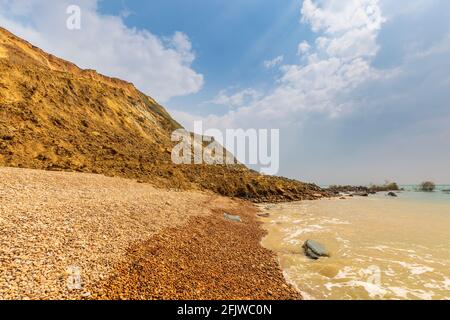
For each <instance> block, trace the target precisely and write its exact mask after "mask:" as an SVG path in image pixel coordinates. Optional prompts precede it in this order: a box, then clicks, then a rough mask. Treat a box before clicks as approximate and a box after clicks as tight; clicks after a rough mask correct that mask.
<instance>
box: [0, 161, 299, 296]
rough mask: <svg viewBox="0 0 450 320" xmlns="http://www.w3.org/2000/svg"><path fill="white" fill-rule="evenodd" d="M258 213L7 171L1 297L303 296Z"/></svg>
mask: <svg viewBox="0 0 450 320" xmlns="http://www.w3.org/2000/svg"><path fill="white" fill-rule="evenodd" d="M224 213H230V214H233V215H239V216H240V217H241V220H242V222H234V221H229V220H227V219H225V218H224ZM257 213H258V212H257V209H256V208H255V207H254V206H253V205H252V204H250V203H248V202H245V201H242V200H232V199H230V198H224V197H220V196H217V195H215V194H212V193H203V192H179V191H169V190H161V189H156V188H154V187H153V186H151V185H149V184H143V183H138V182H137V181H133V180H127V179H122V178H108V177H104V176H101V175H93V174H84V173H69V172H50V171H38V170H29V169H12V168H0V299H1V300H4V299H7V300H8V299H126V300H128V299H300V298H301V297H300V295H299V294H298V293H297V292H296V291H295V290H294V289H292V288H291V287H290V286H288V285H287V284H286V282H285V280H284V278H283V275H282V272H281V270H280V268H279V266H278V264H277V261H276V257H275V255H274V254H273V253H272V252H271V251H269V250H267V249H264V248H262V247H261V245H260V241H261V239H262V237H263V236H264V231H263V230H262V229H261V226H260V222H258V219H257Z"/></svg>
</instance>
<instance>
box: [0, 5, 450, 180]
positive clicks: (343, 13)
mask: <svg viewBox="0 0 450 320" xmlns="http://www.w3.org/2000/svg"><path fill="white" fill-rule="evenodd" d="M71 4H75V5H78V6H80V8H81V13H82V16H81V28H80V29H79V30H68V29H67V27H66V20H67V17H68V14H67V13H66V9H67V7H68V6H69V5H71ZM0 25H1V26H3V27H5V28H7V29H9V30H10V31H12V32H14V33H15V34H17V35H19V36H21V37H23V38H25V39H27V40H28V41H30V42H32V43H33V44H35V45H37V46H39V47H41V48H42V49H44V50H46V51H48V52H51V53H53V54H55V55H57V56H60V57H62V58H64V59H67V60H70V61H73V62H75V63H76V64H78V65H79V66H80V67H82V68H91V69H95V70H98V71H99V72H101V73H104V74H107V75H110V76H115V77H119V78H123V79H125V80H128V81H131V82H133V83H134V84H135V85H136V86H137V87H138V88H139V89H140V90H142V91H143V92H145V93H146V94H148V95H150V96H152V97H154V98H156V99H157V100H158V101H159V102H160V103H161V104H163V105H164V106H165V107H166V108H167V109H168V110H169V112H170V113H171V114H172V115H173V116H174V118H175V119H177V120H178V121H179V122H181V123H182V124H183V125H184V126H185V127H186V128H188V129H192V127H193V122H194V121H195V120H202V121H203V122H204V124H205V126H206V127H208V128H219V129H222V130H224V129H227V128H243V129H247V128H256V129H279V130H280V172H279V174H280V175H283V176H288V177H290V178H295V179H300V180H303V181H308V182H315V183H318V184H321V185H326V184H369V183H383V182H384V181H386V180H389V181H397V182H398V183H401V184H413V183H419V182H421V181H424V180H433V181H435V182H437V183H450V166H449V163H450V1H447V0H395V1H394V0H304V1H301V0H291V1H288V0H245V1H242V0H227V1H225V0H191V1H186V0H167V1H137V0H107V1H101V0H61V1H53V0H21V1H13V0H0Z"/></svg>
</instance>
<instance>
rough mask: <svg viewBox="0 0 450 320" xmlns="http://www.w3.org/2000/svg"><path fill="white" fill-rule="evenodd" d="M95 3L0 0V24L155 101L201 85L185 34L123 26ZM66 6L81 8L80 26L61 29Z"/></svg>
mask: <svg viewBox="0 0 450 320" xmlns="http://www.w3.org/2000/svg"><path fill="white" fill-rule="evenodd" d="M97 3H98V1H97V0H71V1H69V0H61V1H53V0H21V1H13V0H0V7H1V8H2V10H1V12H0V25H2V26H3V27H5V28H7V29H9V30H10V31H11V32H13V33H16V34H17V35H18V36H21V37H23V38H25V39H27V40H28V41H30V42H32V43H33V44H35V45H37V46H39V47H41V48H42V49H43V50H45V51H48V52H50V53H53V54H55V55H57V56H60V57H62V58H64V59H67V60H70V61H72V62H75V63H76V64H78V65H79V66H80V67H82V68H88V69H96V70H97V71H99V72H100V73H103V74H106V75H109V76H114V77H118V78H122V79H125V80H127V81H130V82H133V83H134V84H135V85H136V86H137V87H138V88H139V89H140V90H142V91H143V92H145V93H146V94H149V95H151V96H153V97H154V98H156V99H157V100H160V101H161V102H165V101H167V100H168V99H170V98H171V97H175V96H182V95H186V94H191V93H195V92H198V91H199V90H200V89H201V88H202V86H203V76H202V75H201V74H198V73H197V72H196V71H195V70H193V69H192V66H191V65H192V62H193V61H194V59H195V54H194V52H193V50H192V45H191V42H190V40H189V38H188V37H187V36H186V35H185V34H183V33H182V32H176V33H175V34H174V35H173V36H171V37H158V36H156V35H154V34H152V33H151V32H149V31H146V30H137V29H134V28H128V27H127V26H126V25H125V24H124V22H123V20H122V17H118V16H108V15H102V14H100V13H99V12H98V8H97ZM69 4H75V5H79V6H80V7H81V10H82V19H81V30H73V31H71V30H68V29H67V28H66V19H67V17H68V15H67V14H66V8H67V6H68V5H69Z"/></svg>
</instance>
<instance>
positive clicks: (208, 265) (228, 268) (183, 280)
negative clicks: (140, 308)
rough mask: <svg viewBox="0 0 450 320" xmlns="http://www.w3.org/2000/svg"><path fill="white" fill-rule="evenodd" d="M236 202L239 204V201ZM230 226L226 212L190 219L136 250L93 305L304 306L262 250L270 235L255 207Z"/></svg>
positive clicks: (244, 205)
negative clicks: (289, 302)
mask: <svg viewBox="0 0 450 320" xmlns="http://www.w3.org/2000/svg"><path fill="white" fill-rule="evenodd" d="M234 201H236V200H234ZM238 202H239V203H238V205H239V208H236V209H235V210H233V211H232V212H230V213H231V214H234V215H239V216H240V217H241V218H242V222H241V223H239V222H231V221H226V220H225V219H224V218H223V212H222V211H221V210H215V212H213V214H211V215H210V216H207V217H201V218H197V217H194V218H191V219H190V221H188V222H187V224H185V225H184V226H181V227H177V228H169V229H167V230H165V231H164V232H162V233H160V234H157V235H155V236H154V237H152V238H150V239H148V240H147V241H145V242H143V243H139V244H134V245H133V246H131V247H130V248H129V249H128V250H127V255H126V257H125V259H124V260H123V261H122V262H120V263H119V264H118V265H117V266H116V267H115V269H114V272H113V276H111V277H110V278H109V279H107V280H106V281H104V282H102V283H99V284H97V285H96V286H95V289H94V291H95V292H98V294H96V295H93V297H92V298H93V299H112V300H120V299H125V300H142V299H150V300H198V299H201V300H205V299H206V300H223V299H226V300H300V299H302V297H301V295H300V294H299V293H298V292H297V290H295V289H294V288H293V287H292V286H291V285H290V284H288V283H287V281H286V279H285V278H284V276H283V274H282V271H281V267H280V265H279V262H278V259H277V257H276V254H275V253H274V252H272V251H270V250H268V249H265V248H264V247H262V245H261V240H262V238H263V236H264V235H265V231H264V230H263V229H262V228H261V222H259V221H258V220H257V218H256V213H257V211H258V210H257V209H256V208H255V207H254V206H253V204H251V203H248V202H245V201H241V200H238Z"/></svg>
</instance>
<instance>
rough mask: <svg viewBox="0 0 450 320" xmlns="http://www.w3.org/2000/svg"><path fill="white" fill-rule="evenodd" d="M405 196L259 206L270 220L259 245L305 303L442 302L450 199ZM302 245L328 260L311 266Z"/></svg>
mask: <svg viewBox="0 0 450 320" xmlns="http://www.w3.org/2000/svg"><path fill="white" fill-rule="evenodd" d="M409 196H412V195H407V194H404V195H403V197H398V198H391V197H386V196H384V195H378V196H374V197H354V198H348V199H346V200H341V199H340V198H333V199H323V200H319V201H306V202H292V203H288V204H282V205H275V206H267V207H265V206H261V207H260V208H261V210H262V211H263V212H264V213H269V214H270V215H269V217H268V218H263V219H262V220H263V221H264V228H265V230H267V231H268V235H267V236H266V237H265V238H264V239H263V242H262V245H263V246H264V247H265V248H268V249H270V250H272V251H274V252H276V253H277V256H278V259H279V261H280V265H281V268H282V270H283V272H284V274H285V278H286V281H287V282H289V283H291V284H292V285H293V286H294V287H297V289H298V291H299V292H300V294H302V296H303V298H304V299H305V300H310V299H312V300H368V299H369V300H375V299H376V300H379V299H382V300H390V299H400V300H414V299H421V300H422V299H448V285H449V279H450V273H449V272H448V269H447V268H445V266H446V265H448V261H450V260H449V258H450V256H449V254H448V248H447V247H446V246H445V243H448V239H449V236H448V232H447V230H448V226H449V225H450V217H449V215H448V213H450V206H449V204H450V199H447V200H446V202H440V201H438V200H436V199H435V198H434V197H433V195H430V194H426V196H428V197H429V198H430V199H422V198H419V199H414V198H410V197H409ZM399 226H401V228H399ZM306 240H316V241H318V242H319V243H321V244H323V245H324V246H325V247H326V248H327V249H328V250H329V252H331V256H330V257H329V258H323V259H320V260H311V259H309V258H308V257H306V256H305V254H304V252H303V248H302V245H303V243H304V242H305V241H306Z"/></svg>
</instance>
